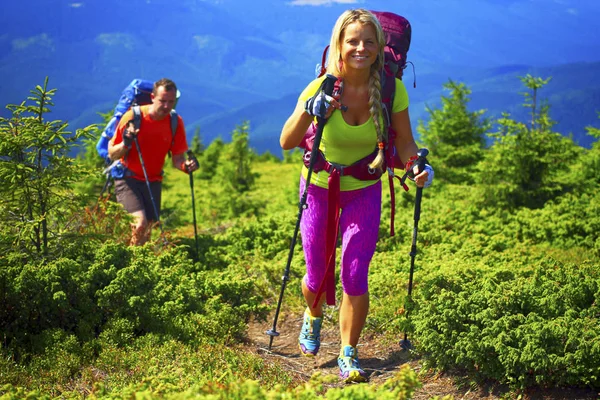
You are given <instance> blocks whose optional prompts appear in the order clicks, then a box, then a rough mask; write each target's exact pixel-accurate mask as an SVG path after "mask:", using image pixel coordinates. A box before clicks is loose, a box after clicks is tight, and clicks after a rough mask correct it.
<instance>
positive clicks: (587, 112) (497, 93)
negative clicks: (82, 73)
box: [188, 62, 600, 155]
mask: <svg viewBox="0 0 600 400" xmlns="http://www.w3.org/2000/svg"><path fill="white" fill-rule="evenodd" d="M417 71H418V66H417ZM598 71H600V62H596V63H576V64H568V65H561V66H555V67H545V68H534V67H529V66H518V65H514V66H504V67H499V68H492V69H473V68H470V69H469V70H466V69H465V70H462V71H461V70H460V69H455V70H452V71H451V72H450V71H449V72H448V74H449V75H445V74H424V75H422V76H421V75H419V76H418V80H417V87H416V89H415V88H413V87H412V82H413V81H412V73H411V72H410V71H409V72H407V73H406V75H405V84H406V85H407V89H408V93H409V95H410V97H411V105H410V110H411V119H412V122H413V127H416V125H417V122H418V120H424V121H427V120H428V113H427V111H426V106H429V107H430V108H436V107H439V106H440V96H442V95H445V96H447V95H448V93H443V92H442V85H443V84H444V83H445V82H447V81H448V79H452V80H454V81H455V82H463V83H465V84H466V85H467V86H468V87H469V88H470V89H471V90H472V92H473V93H472V95H471V102H470V103H469V108H470V109H471V110H480V109H485V110H487V112H486V115H487V116H489V117H490V118H494V117H499V116H500V115H501V113H502V112H509V113H510V114H511V115H512V116H513V118H515V119H517V120H521V121H528V114H527V113H528V111H529V110H528V109H526V108H524V107H523V106H522V104H523V103H524V98H523V95H522V93H523V92H524V91H525V87H524V86H523V84H522V82H521V81H520V79H519V76H525V75H526V74H528V73H529V74H532V75H534V76H539V77H542V78H548V77H552V79H551V81H550V82H549V83H548V85H546V86H545V87H544V88H543V89H542V90H541V91H540V93H539V95H540V98H539V101H540V102H544V101H547V102H548V103H549V104H550V105H551V109H550V115H551V117H552V119H553V120H555V121H556V122H557V125H556V126H555V127H554V129H555V131H557V132H560V133H562V134H564V135H566V136H569V135H572V136H573V139H574V140H575V141H576V142H577V143H579V144H580V145H582V146H585V147H589V146H590V145H591V143H592V139H594V138H593V137H591V136H589V135H587V133H586V130H585V127H586V126H589V125H593V126H597V127H599V126H600V119H598V116H597V115H598V114H597V112H600V73H598ZM297 98H298V93H296V94H291V95H286V96H284V97H281V98H280V99H277V100H275V101H273V100H269V101H265V102H257V103H254V104H251V105H249V106H245V107H241V108H238V109H235V110H231V111H227V112H224V113H219V114H214V115H211V116H208V117H206V118H203V119H200V120H197V121H194V122H193V123H191V124H190V127H192V128H195V127H200V132H201V137H202V140H203V141H205V142H210V141H211V140H212V139H214V138H215V137H216V136H221V137H222V138H223V139H226V140H227V139H228V138H229V135H230V133H231V132H232V131H233V129H235V126H236V125H239V124H240V123H241V122H242V121H243V120H249V121H250V122H251V124H250V132H251V133H250V138H251V144H252V145H253V146H254V147H255V148H256V149H258V150H259V151H265V150H269V151H270V152H272V153H274V154H276V155H278V154H281V149H280V148H279V133H280V131H281V128H282V126H283V123H284V122H285V120H286V119H287V117H288V116H289V115H290V113H291V112H292V110H293V108H294V106H295V104H296V101H297ZM539 104H541V103H539ZM192 130H193V129H190V128H188V133H189V134H191V133H192ZM414 130H415V135H416V129H414Z"/></svg>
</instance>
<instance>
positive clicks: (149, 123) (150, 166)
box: [111, 105, 188, 182]
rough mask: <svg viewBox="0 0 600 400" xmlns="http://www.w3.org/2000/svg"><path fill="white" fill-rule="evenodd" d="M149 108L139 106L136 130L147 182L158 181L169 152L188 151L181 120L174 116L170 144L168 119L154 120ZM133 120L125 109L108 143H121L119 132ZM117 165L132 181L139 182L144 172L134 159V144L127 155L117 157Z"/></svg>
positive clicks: (138, 161) (135, 152) (147, 106)
mask: <svg viewBox="0 0 600 400" xmlns="http://www.w3.org/2000/svg"><path fill="white" fill-rule="evenodd" d="M149 107H150V105H145V106H141V107H140V110H141V114H142V118H141V121H140V131H139V132H138V135H137V140H138V143H139V145H140V151H141V152H142V159H143V161H144V166H145V167H146V172H147V173H148V180H149V181H151V182H154V181H162V170H163V167H164V165H165V158H166V156H167V153H168V152H169V150H170V151H171V154H181V153H185V152H186V151H187V149H188V145H187V140H186V137H185V127H184V126H183V119H182V118H181V117H180V116H179V115H177V119H178V122H177V130H176V131H175V142H174V143H173V147H171V142H173V134H172V132H171V116H170V115H169V116H167V117H165V118H163V119H161V120H160V121H155V120H153V119H151V118H150V114H149V113H148V108H149ZM132 119H133V111H132V110H128V111H127V112H126V113H125V114H123V117H121V121H120V122H119V126H118V127H117V130H116V132H115V134H114V136H113V137H112V139H111V144H112V145H115V144H119V143H121V142H122V141H123V131H124V130H125V127H126V125H127V123H128V122H129V121H131V120H132ZM121 163H122V164H123V165H124V166H125V167H126V168H127V169H128V170H129V171H130V172H131V173H133V176H132V178H134V179H138V180H141V181H143V180H144V171H143V170H142V164H141V162H140V158H139V157H138V151H137V148H136V146H135V143H134V144H133V145H132V146H131V149H129V152H128V153H127V154H126V155H125V156H124V157H123V158H121Z"/></svg>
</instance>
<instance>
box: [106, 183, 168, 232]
mask: <svg viewBox="0 0 600 400" xmlns="http://www.w3.org/2000/svg"><path fill="white" fill-rule="evenodd" d="M150 189H151V190H152V196H153V197H154V202H155V204H156V210H157V212H158V215H157V216H155V215H154V207H153V206H152V199H151V198H150V194H149V193H148V186H147V185H146V181H140V180H137V179H133V178H124V179H115V195H116V196H117V201H118V202H119V203H121V204H122V205H123V207H124V208H125V210H127V212H128V213H133V212H136V211H144V214H145V215H146V219H147V220H148V221H158V216H160V193H161V191H162V190H161V189H162V182H150Z"/></svg>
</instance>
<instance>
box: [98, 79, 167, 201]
mask: <svg viewBox="0 0 600 400" xmlns="http://www.w3.org/2000/svg"><path fill="white" fill-rule="evenodd" d="M153 88H154V82H151V81H147V80H143V79H134V80H132V81H131V83H130V84H129V85H127V87H126V88H125V89H123V93H122V94H121V98H119V102H118V103H117V106H116V107H115V112H114V114H113V117H112V118H111V119H110V121H109V122H108V124H106V127H105V128H104V130H103V131H102V135H101V136H100V139H98V143H97V144H96V151H97V152H98V155H100V157H102V158H103V159H104V161H105V162H106V166H107V168H106V169H105V170H104V173H106V175H107V182H108V180H109V179H110V178H111V177H112V178H117V179H119V178H123V176H124V174H125V167H124V166H123V164H121V162H120V161H119V160H116V161H111V159H110V157H109V156H108V143H109V142H110V140H111V139H112V137H113V136H114V134H115V132H116V130H117V126H119V121H121V117H122V116H123V114H125V113H126V112H127V110H129V109H130V108H132V107H133V116H134V118H133V123H134V125H135V127H136V129H139V127H140V121H141V114H140V109H139V106H143V105H146V104H150V103H152V98H151V97H150V95H151V94H152V90H153ZM177 97H179V91H178V92H177ZM177 121H178V118H177V112H176V111H175V110H174V109H173V110H172V111H171V132H172V134H173V140H175V132H176V131H177ZM105 188H106V186H105ZM103 192H104V190H103Z"/></svg>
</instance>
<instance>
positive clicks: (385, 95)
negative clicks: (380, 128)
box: [381, 72, 396, 128]
mask: <svg viewBox="0 0 600 400" xmlns="http://www.w3.org/2000/svg"><path fill="white" fill-rule="evenodd" d="M381 84H382V86H381V103H382V104H383V110H384V112H385V114H386V115H385V123H386V127H388V128H389V127H390V126H391V124H392V109H393V107H394V96H395V95H396V78H395V77H394V76H393V75H388V74H386V73H385V72H384V73H382V74H381Z"/></svg>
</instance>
